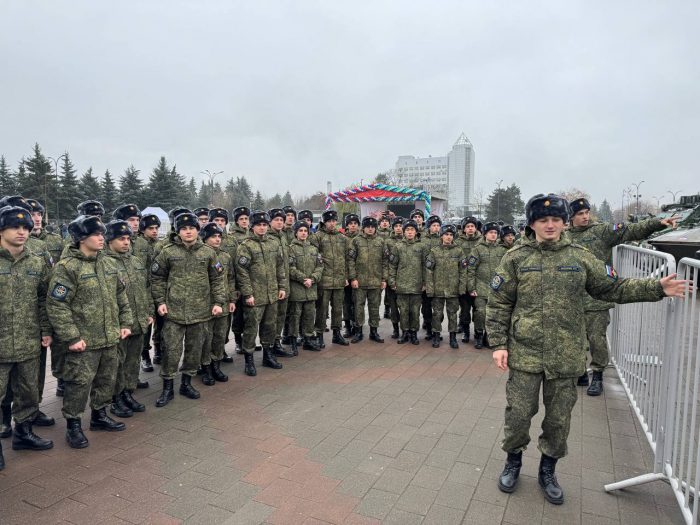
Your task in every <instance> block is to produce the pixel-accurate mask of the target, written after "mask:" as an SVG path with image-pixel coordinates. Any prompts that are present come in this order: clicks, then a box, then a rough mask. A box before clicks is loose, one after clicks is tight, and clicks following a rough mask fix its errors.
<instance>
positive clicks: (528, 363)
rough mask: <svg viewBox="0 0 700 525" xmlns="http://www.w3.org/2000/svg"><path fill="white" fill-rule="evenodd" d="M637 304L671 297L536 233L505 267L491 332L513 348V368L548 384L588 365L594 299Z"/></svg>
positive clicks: (495, 340) (497, 342) (491, 310)
mask: <svg viewBox="0 0 700 525" xmlns="http://www.w3.org/2000/svg"><path fill="white" fill-rule="evenodd" d="M589 294H590V295H592V296H593V297H595V298H596V299H601V300H607V301H614V302H616V303H631V302H641V301H658V300H660V299H662V298H663V297H664V293H663V289H662V288H661V284H660V283H659V281H657V280H654V279H619V278H618V277H617V274H616V273H615V271H614V270H613V269H612V267H610V266H606V265H605V263H604V262H602V261H600V260H598V259H597V258H596V257H595V256H594V255H593V254H592V253H591V252H589V251H588V250H586V249H585V248H583V247H582V246H580V245H577V244H573V243H572V242H571V239H569V238H568V237H567V236H562V239H561V240H560V241H558V242H554V243H538V242H537V241H536V240H535V239H534V235H532V234H531V233H530V234H529V235H528V238H527V239H526V238H523V240H522V241H521V243H520V244H519V245H516V246H514V247H513V248H511V249H510V250H509V251H508V252H507V253H506V254H505V255H504V256H503V259H502V260H501V264H500V265H499V267H498V269H497V270H496V275H495V276H494V277H493V279H492V281H491V293H490V295H489V302H488V306H487V307H486V330H487V331H488V334H489V341H490V342H491V346H492V347H493V348H507V350H508V366H509V367H510V368H513V369H514V370H521V371H524V372H530V373H542V372H544V374H545V375H546V377H547V378H557V377H578V376H580V375H581V374H582V373H583V372H584V370H585V365H586V349H587V348H588V340H587V337H586V324H585V323H584V322H583V315H584V307H585V304H586V298H587V297H588V295H589Z"/></svg>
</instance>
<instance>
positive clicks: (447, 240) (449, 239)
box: [440, 232, 455, 246]
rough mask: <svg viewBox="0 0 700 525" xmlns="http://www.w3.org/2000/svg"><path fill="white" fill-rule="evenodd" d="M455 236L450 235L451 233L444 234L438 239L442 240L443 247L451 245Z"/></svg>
mask: <svg viewBox="0 0 700 525" xmlns="http://www.w3.org/2000/svg"><path fill="white" fill-rule="evenodd" d="M454 238H455V236H454V235H452V232H446V233H443V234H442V237H440V239H441V240H442V244H444V245H445V246H447V245H449V244H452V241H454Z"/></svg>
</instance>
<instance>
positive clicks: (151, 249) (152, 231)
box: [137, 213, 160, 388]
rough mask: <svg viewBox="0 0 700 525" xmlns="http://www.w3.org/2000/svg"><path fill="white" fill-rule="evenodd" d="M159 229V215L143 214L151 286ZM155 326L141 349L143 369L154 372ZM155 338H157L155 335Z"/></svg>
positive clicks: (141, 226)
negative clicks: (152, 354)
mask: <svg viewBox="0 0 700 525" xmlns="http://www.w3.org/2000/svg"><path fill="white" fill-rule="evenodd" d="M159 229H160V219H159V218H158V216H157V215H154V214H153V213H147V214H146V215H143V216H142V217H141V220H140V221H139V238H140V239H143V240H144V241H146V244H147V245H148V255H147V259H148V263H147V264H146V268H147V269H148V272H149V273H148V286H149V287H150V285H151V274H150V271H151V265H152V264H153V263H152V261H153V259H154V257H155V246H156V243H157V242H158V230H159ZM156 319H157V316H156ZM155 322H157V321H155ZM153 326H154V324H149V325H148V328H147V329H146V333H145V334H144V335H143V350H142V351H141V370H143V371H144V372H153V363H152V362H151V334H152V333H153V332H154V330H153ZM153 338H154V339H155V336H154V337H153ZM159 348H160V346H159ZM141 384H143V385H144V386H148V382H144V383H141V382H140V381H139V382H138V383H137V386H139V388H140V387H141V386H140V385H141Z"/></svg>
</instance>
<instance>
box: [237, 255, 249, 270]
mask: <svg viewBox="0 0 700 525" xmlns="http://www.w3.org/2000/svg"><path fill="white" fill-rule="evenodd" d="M238 264H239V265H240V266H243V268H247V267H248V265H249V264H250V259H248V257H246V256H245V255H241V256H240V257H239V258H238Z"/></svg>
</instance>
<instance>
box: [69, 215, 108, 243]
mask: <svg viewBox="0 0 700 525" xmlns="http://www.w3.org/2000/svg"><path fill="white" fill-rule="evenodd" d="M105 232H106V229H105V225H104V224H102V221H101V220H100V218H99V217H95V216H94V215H78V217H76V218H75V219H73V221H72V222H71V223H70V224H69V225H68V233H69V234H70V236H71V239H72V240H73V242H74V243H78V242H80V241H82V240H84V239H87V238H88V237H90V236H91V235H97V234H102V235H104V234H105Z"/></svg>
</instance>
